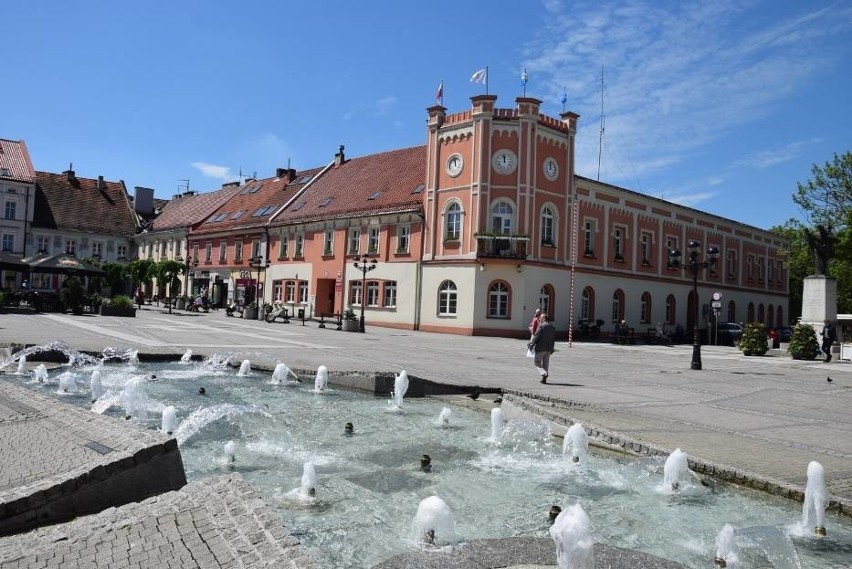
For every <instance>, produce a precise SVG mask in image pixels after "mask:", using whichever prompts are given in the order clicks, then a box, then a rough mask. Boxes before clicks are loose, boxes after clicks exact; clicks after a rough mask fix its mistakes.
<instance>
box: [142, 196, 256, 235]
mask: <svg viewBox="0 0 852 569" xmlns="http://www.w3.org/2000/svg"><path fill="white" fill-rule="evenodd" d="M239 191H240V188H238V187H236V186H230V187H227V188H222V189H221V190H216V191H215V192H207V193H205V194H196V195H191V196H187V195H181V196H176V197H174V198H172V199H171V200H169V201H168V202H167V203H166V204H165V205H164V206H162V209H161V211H160V215H158V216H157V217H156V218H155V219H154V221H153V222H152V223H151V225H150V227H149V228H148V231H167V230H169V229H178V228H186V227H189V226H191V225H196V224H198V223H201V222H202V221H204V220H205V219H207V218H208V217H209V216H210V214H212V213H213V212H214V211H216V210H217V209H219V208H220V207H221V206H222V204H224V203H225V202H227V201H228V200H229V199H231V198H232V197H233V196H234V195H235V194H237V193H239ZM155 201H156V200H155ZM155 205H156V204H155Z"/></svg>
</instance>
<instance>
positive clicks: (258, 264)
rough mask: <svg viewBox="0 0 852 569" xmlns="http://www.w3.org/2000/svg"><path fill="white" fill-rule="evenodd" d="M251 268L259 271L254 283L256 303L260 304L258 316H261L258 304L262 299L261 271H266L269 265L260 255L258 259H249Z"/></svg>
mask: <svg viewBox="0 0 852 569" xmlns="http://www.w3.org/2000/svg"><path fill="white" fill-rule="evenodd" d="M249 266H250V267H252V268H255V269H257V280H256V281H255V283H254V301H255V302H257V303H258V304H257V307H258V314H260V303H259V302H258V300H259V298H260V271H261V269H265V268H266V267H267V266H268V265H267V264H266V262H265V261H264V260H263V257H262V256H260V255H258V256H257V257H251V258H250V259H249Z"/></svg>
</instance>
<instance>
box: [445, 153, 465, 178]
mask: <svg viewBox="0 0 852 569" xmlns="http://www.w3.org/2000/svg"><path fill="white" fill-rule="evenodd" d="M463 168H464V160H462V157H461V154H453V155H452V156H450V159H449V160H447V174H449V175H450V176H453V177H456V176H458V175H459V174H461V171H462V169H463Z"/></svg>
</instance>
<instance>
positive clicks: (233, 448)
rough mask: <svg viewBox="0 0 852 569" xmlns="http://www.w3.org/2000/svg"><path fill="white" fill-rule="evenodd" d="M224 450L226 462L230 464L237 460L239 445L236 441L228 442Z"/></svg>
mask: <svg viewBox="0 0 852 569" xmlns="http://www.w3.org/2000/svg"><path fill="white" fill-rule="evenodd" d="M223 452H224V454H225V462H227V463H228V464H234V463H235V462H236V461H237V445H236V443H235V442H234V441H228V442H226V443H225V448H224V450H223Z"/></svg>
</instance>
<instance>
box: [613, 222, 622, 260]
mask: <svg viewBox="0 0 852 569" xmlns="http://www.w3.org/2000/svg"><path fill="white" fill-rule="evenodd" d="M612 246H613V252H614V253H615V260H616V261H623V260H624V228H623V227H616V228H615V229H614V230H613V232H612Z"/></svg>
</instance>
